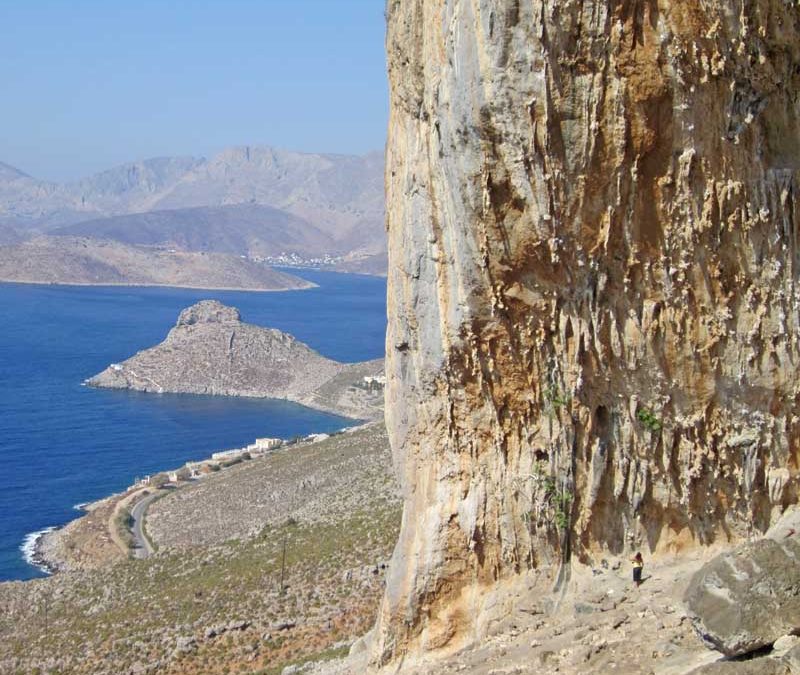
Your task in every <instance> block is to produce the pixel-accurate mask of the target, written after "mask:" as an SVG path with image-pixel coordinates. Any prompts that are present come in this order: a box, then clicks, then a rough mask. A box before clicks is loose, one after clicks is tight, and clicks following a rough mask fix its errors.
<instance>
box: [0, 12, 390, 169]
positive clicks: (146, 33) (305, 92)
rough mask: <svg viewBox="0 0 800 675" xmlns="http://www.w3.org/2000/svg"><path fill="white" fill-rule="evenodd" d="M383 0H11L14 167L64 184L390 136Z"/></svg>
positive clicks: (342, 148)
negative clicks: (227, 154) (168, 159)
mask: <svg viewBox="0 0 800 675" xmlns="http://www.w3.org/2000/svg"><path fill="white" fill-rule="evenodd" d="M383 11H384V2H383V0H209V1H203V0H128V1H126V0H0V92H1V93H0V161H2V162H5V163H7V164H11V165H12V166H15V167H17V168H18V169H21V170H23V171H25V172H27V173H29V174H31V175H34V176H36V177H40V178H46V179H52V180H66V179H72V178H78V177H81V176H83V175H87V174H90V173H93V172H95V171H98V170H102V169H105V168H110V167H111V166H113V165H116V164H120V163H122V162H126V161H130V160H136V159H144V158H147V157H155V156H164V155H205V156H208V155H209V154H211V153H213V152H215V151H217V150H219V149H221V148H223V147H225V146H228V145H244V144H267V145H274V146H277V147H282V148H288V149H293V150H301V151H321V152H342V153H363V152H367V151H369V150H376V149H381V148H382V147H383V144H384V141H385V136H386V117H387V107H388V106H387V85H386V76H385V56H384V51H383V39H384V14H383Z"/></svg>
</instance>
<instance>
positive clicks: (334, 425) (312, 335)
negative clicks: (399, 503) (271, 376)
mask: <svg viewBox="0 0 800 675" xmlns="http://www.w3.org/2000/svg"><path fill="white" fill-rule="evenodd" d="M295 273H297V272H295ZM299 275H300V276H303V277H304V278H306V279H309V280H310V281H313V282H315V283H317V284H318V285H319V287H318V288H314V289H310V290H304V291H291V292H285V293H242V292H232V291H203V290H186V289H173V288H130V287H128V288H119V287H117V288H114V287H75V286H28V285H19V284H0V317H1V318H0V581H3V580H10V579H29V578H32V577H36V576H41V575H42V572H41V571H40V570H38V569H37V568H35V567H33V566H32V565H30V564H28V563H27V562H26V560H25V557H24V555H23V551H22V548H21V547H22V546H23V544H24V542H25V541H26V537H27V538H28V541H29V542H30V541H31V536H30V535H31V534H32V533H36V532H39V531H41V530H44V529H46V528H48V527H53V526H60V525H63V524H65V523H66V522H68V521H69V520H71V519H73V518H75V517H77V516H78V515H79V513H78V512H77V511H76V510H75V506H76V505H79V504H82V503H86V502H90V501H93V500H96V499H99V498H101V497H104V496H106V495H108V494H111V493H113V492H117V491H120V490H122V489H124V488H125V487H127V486H129V485H131V483H132V482H133V481H134V479H135V478H136V477H137V476H142V475H144V474H148V473H153V472H155V471H159V470H162V469H167V468H172V467H177V466H180V465H181V464H183V463H184V462H186V461H188V460H192V459H201V458H204V457H207V456H208V455H209V454H210V453H211V452H213V451H215V450H219V449H224V448H234V447H241V446H242V445H245V444H247V443H249V442H252V440H253V439H255V438H256V437H259V436H272V437H281V438H288V437H293V436H296V435H303V434H308V433H315V432H329V431H333V430H336V429H340V428H342V427H345V426H348V425H352V424H353V422H352V420H347V419H344V418H341V417H336V416H334V415H327V414H323V413H319V412H315V411H313V410H309V409H308V408H304V407H302V406H298V405H294V404H291V403H286V402H281V401H269V400H252V399H236V398H224V397H212V396H192V395H174V394H143V393H136V392H124V391H108V390H100V389H92V388H89V387H84V386H82V385H81V383H82V382H83V380H84V379H86V378H88V377H90V376H91V375H94V374H95V373H97V372H99V371H101V370H103V369H104V368H105V367H106V366H108V364H109V363H114V362H118V361H122V360H124V359H126V358H127V357H129V356H131V355H133V354H134V353H135V352H136V351H138V350H141V349H144V348H147V347H151V346H152V345H154V344H156V343H158V342H160V341H161V340H163V339H164V337H165V336H166V334H167V332H168V331H169V329H170V328H171V327H172V326H173V325H174V323H175V321H176V320H177V317H178V314H179V313H180V311H181V310H182V309H184V308H185V307H188V306H189V305H191V304H193V303H195V302H197V301H198V300H203V299H217V300H219V301H221V302H224V303H226V304H229V305H232V306H234V307H238V308H239V310H240V312H241V314H242V319H243V320H244V321H247V322H249V323H254V324H258V325H261V326H269V327H273V328H279V329H281V330H283V331H286V332H289V333H291V334H293V335H294V336H295V337H297V338H298V339H300V340H302V341H303V342H305V343H307V344H309V345H310V346H311V347H313V348H314V349H316V350H317V351H319V352H320V353H322V354H323V355H325V356H327V357H330V358H333V359H336V360H339V361H345V362H353V361H361V360H366V359H374V358H379V357H381V356H382V355H383V351H384V335H385V331H386V282H385V280H383V279H379V278H374V277H368V276H361V275H345V274H334V273H326V272H314V271H305V270H304V271H302V272H300V273H299Z"/></svg>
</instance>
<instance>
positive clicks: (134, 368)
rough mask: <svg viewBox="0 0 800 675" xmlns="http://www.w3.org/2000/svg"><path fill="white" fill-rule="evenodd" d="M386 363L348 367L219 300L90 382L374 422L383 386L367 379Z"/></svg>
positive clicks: (192, 310) (183, 317)
mask: <svg viewBox="0 0 800 675" xmlns="http://www.w3.org/2000/svg"><path fill="white" fill-rule="evenodd" d="M382 371H383V361H382V360H376V361H366V362H363V363H353V364H345V363H339V362H338V361H333V360H331V359H328V358H325V357H324V356H322V355H321V354H318V353H317V352H315V351H314V350H313V349H311V348H310V347H309V346H308V345H306V344H304V343H302V342H300V341H299V340H297V339H295V338H294V337H293V336H292V335H289V334H288V333H284V332H282V331H279V330H276V329H274V328H262V327H260V326H254V325H252V324H248V323H244V322H243V321H242V320H241V317H240V315H239V310H237V309H236V308H234V307H228V306H226V305H223V304H222V303H220V302H218V301H216V300H203V301H201V302H198V303H197V304H195V305H192V306H191V307H188V308H187V309H184V310H183V311H182V312H181V314H180V316H179V317H178V321H177V323H176V324H175V327H174V328H173V329H172V330H171V331H170V332H169V334H168V335H167V337H166V339H165V340H164V341H163V342H162V343H161V344H159V345H157V346H155V347H152V348H151V349H146V350H144V351H141V352H139V353H138V354H136V355H134V356H132V357H131V358H129V359H127V360H126V361H123V362H122V363H114V364H111V365H110V366H109V367H108V368H106V369H105V370H104V371H103V372H102V373H99V374H98V375H95V376H94V377H91V378H89V379H88V380H86V384H88V385H90V386H94V387H106V388H111V389H135V390H138V391H148V392H157V393H165V392H172V393H186V394H211V395H216V396H250V397H257V398H279V399H286V400H289V401H294V402H296V403H302V404H304V405H307V406H309V407H312V408H317V409H319V410H323V411H326V412H333V413H335V414H339V415H344V416H348V417H358V418H366V419H372V418H375V417H377V416H379V415H380V414H381V413H382V405H383V388H382V386H373V387H369V386H367V384H366V382H365V380H364V378H365V377H369V376H372V377H375V376H377V375H379V374H380V373H381V372H382Z"/></svg>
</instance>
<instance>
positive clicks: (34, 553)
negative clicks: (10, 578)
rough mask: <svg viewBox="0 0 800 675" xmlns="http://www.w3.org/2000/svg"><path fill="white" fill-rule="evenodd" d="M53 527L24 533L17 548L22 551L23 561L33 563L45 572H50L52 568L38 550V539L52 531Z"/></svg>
mask: <svg viewBox="0 0 800 675" xmlns="http://www.w3.org/2000/svg"><path fill="white" fill-rule="evenodd" d="M55 529H56V528H55V527H53V526H51V527H46V528H44V529H43V530H38V531H36V532H31V533H30V534H27V535H25V539H24V540H23V542H22V545H21V546H20V547H19V550H20V551H22V555H23V556H24V558H25V562H26V563H28V564H29V565H33V566H34V567H35V568H37V569H39V570H41V571H42V572H44V573H46V574H52V572H53V570H52V569H51V568H50V567H49V566H48V565H47V564H46V563H45V561H44V560H43V558H42V557H41V554H40V553H39V551H38V547H39V541H40V540H41V538H42V537H43V536H44V535H46V534H47V533H49V532H53V531H54V530H55Z"/></svg>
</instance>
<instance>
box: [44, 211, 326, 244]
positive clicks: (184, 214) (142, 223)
mask: <svg viewBox="0 0 800 675" xmlns="http://www.w3.org/2000/svg"><path fill="white" fill-rule="evenodd" d="M52 234H54V235H58V236H61V235H74V236H83V237H95V238H100V239H113V240H116V241H121V242H124V243H127V244H131V245H140V246H168V247H174V248H177V249H182V250H186V251H215V252H218V253H233V254H237V255H247V256H250V257H259V256H260V257H266V256H274V255H279V254H280V253H282V252H284V251H294V252H297V253H299V254H306V255H314V254H316V253H317V252H318V251H322V250H324V251H331V252H334V251H336V250H338V246H337V244H336V243H335V242H334V240H333V238H332V237H331V236H329V235H327V234H325V233H324V232H321V231H320V230H319V229H318V228H316V227H315V226H314V225H312V224H311V223H309V222H307V221H305V220H303V219H301V218H297V217H296V216H293V215H292V214H290V213H287V212H286V211H282V210H280V209H275V208H273V207H271V206H262V205H258V204H232V205H229V206H217V207H193V208H186V209H172V210H159V211H149V212H145V213H136V214H131V215H125V216H112V217H109V218H100V219H97V220H87V221H83V222H80V223H75V224H73V225H67V226H65V227H60V228H57V229H55V230H53V231H52Z"/></svg>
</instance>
